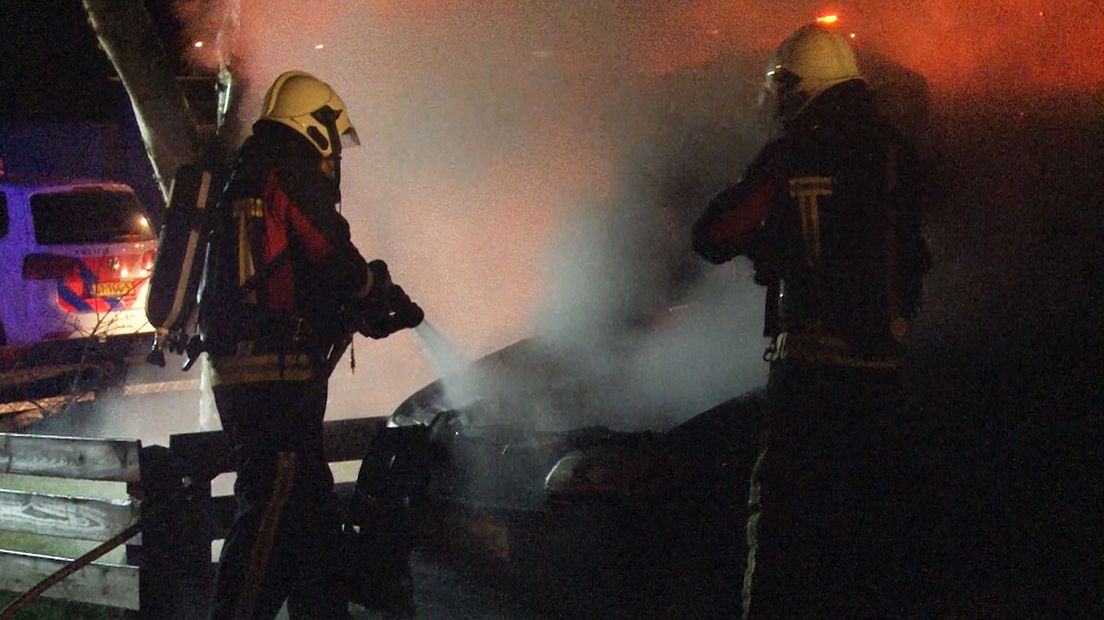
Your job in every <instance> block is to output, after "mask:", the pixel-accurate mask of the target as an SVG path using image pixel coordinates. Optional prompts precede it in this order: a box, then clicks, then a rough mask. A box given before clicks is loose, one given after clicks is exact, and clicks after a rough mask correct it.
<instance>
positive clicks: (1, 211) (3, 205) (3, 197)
mask: <svg viewBox="0 0 1104 620" xmlns="http://www.w3.org/2000/svg"><path fill="white" fill-rule="evenodd" d="M7 235H8V195H7V194H5V193H4V192H0V238H3V237H6V236H7Z"/></svg>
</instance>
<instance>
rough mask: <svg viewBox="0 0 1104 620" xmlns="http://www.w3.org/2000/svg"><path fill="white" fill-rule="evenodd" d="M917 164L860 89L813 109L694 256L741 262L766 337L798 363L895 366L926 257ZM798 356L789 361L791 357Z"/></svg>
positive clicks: (701, 235)
mask: <svg viewBox="0 0 1104 620" xmlns="http://www.w3.org/2000/svg"><path fill="white" fill-rule="evenodd" d="M919 191H920V178H919V171H918V163H917V159H916V156H915V154H914V152H913V150H912V149H911V147H910V146H909V145H908V144H906V143H905V141H904V140H903V138H902V137H901V136H900V135H899V134H898V133H897V132H896V131H895V130H893V129H892V128H891V127H890V126H889V125H887V124H886V123H885V122H884V121H883V120H882V119H881V117H880V116H879V115H878V113H877V111H876V110H875V106H874V102H873V99H872V97H871V95H870V93H869V91H868V89H867V87H866V85H865V84H864V83H863V82H861V81H854V82H848V83H844V84H841V85H838V86H835V87H833V88H831V89H829V90H827V91H825V92H824V93H822V94H821V95H820V96H819V97H817V98H816V99H815V100H813V101H812V102H811V103H810V104H809V107H808V108H807V109H806V110H805V111H804V112H803V113H802V114H801V115H799V116H798V117H797V118H795V119H794V120H792V121H791V122H789V123H788V124H787V126H786V127H785V131H784V135H783V137H782V138H781V139H779V140H777V141H775V142H772V143H770V144H768V145H767V146H766V147H764V148H763V150H762V151H761V152H760V153H759V155H758V157H757V158H756V159H755V160H754V161H753V162H752V163H751V165H750V166H749V167H748V169H747V171H746V173H745V175H744V176H743V178H742V179H741V180H740V181H739V183H737V184H736V185H735V186H733V187H731V188H729V189H727V190H725V191H724V192H722V193H721V194H719V195H718V196H717V197H716V198H714V199H713V201H711V203H710V205H709V207H708V209H707V210H706V212H705V214H704V215H703V216H702V217H701V218H700V219H699V220H698V221H697V222H696V223H695V225H694V229H693V241H694V248H695V250H696V251H697V252H698V253H699V254H700V255H701V256H703V257H704V258H706V259H708V260H710V261H712V262H714V263H722V262H725V261H728V260H731V259H732V258H734V257H736V256H740V255H745V256H748V257H749V258H750V259H751V260H752V261H753V263H754V265H755V269H756V276H755V277H756V281H757V282H758V283H760V284H763V285H766V286H767V287H768V298H767V308H766V325H765V329H764V332H765V335H767V336H770V337H772V338H775V339H776V342H775V344H776V345H780V346H779V347H778V349H779V350H777V351H774V350H772V353H777V354H784V353H785V350H784V348H785V347H784V345H785V340H786V339H787V337H789V341H790V344H791V347H790V349H791V352H795V353H797V352H798V347H796V346H793V345H796V344H797V342H798V341H799V340H800V341H801V342H802V343H803V344H802V346H801V348H803V349H804V350H805V352H806V353H807V354H808V356H807V357H808V359H806V361H820V362H827V363H840V364H845V365H864V363H866V362H869V361H871V360H885V361H886V362H887V364H888V365H892V363H893V362H892V360H893V359H894V358H895V357H896V355H897V353H898V351H899V348H900V345H901V342H902V340H903V339H904V337H905V335H906V333H907V326H908V323H907V321H908V319H910V318H911V317H912V316H913V315H914V314H915V313H916V311H917V309H918V306H919V303H920V294H921V278H922V276H923V274H924V272H925V271H926V270H927V269H928V267H929V264H930V259H929V255H928V250H927V247H926V245H925V243H924V240H923V237H922V236H921V230H920V206H919V198H918V195H919ZM795 357H796V355H795Z"/></svg>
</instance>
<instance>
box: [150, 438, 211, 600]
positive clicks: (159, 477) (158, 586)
mask: <svg viewBox="0 0 1104 620" xmlns="http://www.w3.org/2000/svg"><path fill="white" fill-rule="evenodd" d="M140 461H141V472H142V492H143V495H144V497H145V499H144V505H143V510H142V512H143V515H151V514H152V515H155V516H156V518H153V519H150V520H148V521H146V522H145V523H144V524H143V528H142V552H141V556H142V557H141V560H142V562H141V568H140V575H141V576H140V580H139V595H138V596H139V603H140V608H141V615H142V617H143V618H197V619H198V618H205V617H206V616H207V600H208V598H209V587H210V581H211V574H210V573H211V541H210V529H209V524H210V521H209V517H208V505H209V503H210V502H209V498H210V495H211V491H210V484H209V483H207V484H205V485H203V486H205V488H200V487H197V488H196V489H195V491H196V492H197V494H196V499H193V500H191V501H189V502H188V503H187V504H181V503H180V502H177V501H174V498H175V497H176V496H177V494H178V493H180V492H181V490H182V489H183V483H182V477H183V473H184V470H183V468H182V467H181V464H180V463H179V462H178V461H177V459H175V458H173V455H172V453H171V452H170V451H169V449H168V448H165V447H164V446H149V447H146V448H143V449H142V453H141V456H140ZM204 492H206V494H204Z"/></svg>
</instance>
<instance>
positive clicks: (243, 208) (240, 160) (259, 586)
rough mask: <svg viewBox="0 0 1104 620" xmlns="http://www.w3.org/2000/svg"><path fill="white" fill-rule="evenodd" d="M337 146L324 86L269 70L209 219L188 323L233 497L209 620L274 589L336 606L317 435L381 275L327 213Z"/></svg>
mask: <svg viewBox="0 0 1104 620" xmlns="http://www.w3.org/2000/svg"><path fill="white" fill-rule="evenodd" d="M343 142H345V143H346V144H356V133H355V131H354V129H353V126H352V125H351V124H350V121H349V116H348V113H347V111H346V109H345V105H344V103H343V102H342V100H341V98H340V97H339V96H338V95H337V93H336V92H334V91H333V89H332V88H330V86H328V85H327V84H325V83H324V82H322V81H320V80H318V79H317V78H315V77H314V76H311V75H309V74H307V73H303V72H298V71H291V72H287V73H284V74H282V75H280V76H279V77H278V78H277V79H276V81H275V83H274V84H273V85H272V87H271V88H270V89H269V91H268V93H267V95H266V96H265V98H264V103H263V111H262V114H261V117H260V119H259V120H258V121H257V122H256V123H255V124H254V125H253V134H252V136H250V137H249V138H247V139H246V141H245V143H244V144H243V145H242V147H241V149H240V151H239V153H238V157H237V161H236V163H235V164H234V166H233V168H232V170H231V172H230V178H229V180H228V182H227V184H226V187H225V189H224V191H223V195H222V199H221V200H220V201H219V203H218V206H217V207H216V209H215V210H214V212H213V213H212V215H211V216H212V217H213V218H215V220H214V222H213V223H212V226H211V237H210V242H209V246H208V257H207V264H206V271H205V273H204V280H203V284H202V286H201V290H200V296H201V297H200V302H199V316H198V322H199V328H200V334H201V336H202V338H203V342H204V347H205V349H206V351H207V353H208V356H209V360H210V364H209V372H210V382H211V386H212V390H213V392H214V396H215V402H216V404H217V407H218V411H219V417H220V418H221V420H222V424H223V427H224V428H225V429H226V431H227V432H228V434H229V436H230V439H231V442H232V447H233V450H234V452H235V454H234V457H235V458H236V461H237V482H236V483H235V487H234V492H235V495H236V497H237V500H238V513H237V515H236V518H235V520H234V523H233V526H232V527H231V530H230V532H229V534H228V535H227V538H226V543H225V546H224V547H223V550H222V556H221V559H220V562H219V569H218V574H217V577H216V583H215V591H214V600H213V602H212V609H211V614H212V617H215V618H231V617H233V618H255V617H257V618H272V617H274V616H275V615H276V613H277V611H278V610H279V608H280V606H281V605H282V603H283V601H284V600H285V599H287V601H288V607H289V610H290V612H291V615H292V617H302V618H344V617H347V614H348V610H347V597H346V595H345V592H344V591H343V586H342V578H341V571H340V569H341V561H340V521H339V515H338V511H337V507H336V503H335V499H334V497H333V493H332V491H333V477H332V475H331V473H330V470H329V466H328V464H327V461H326V457H325V453H324V450H323V445H322V428H323V425H322V420H323V417H324V415H325V408H326V397H327V386H326V382H327V379H328V376H329V371H330V370H332V368H333V365H334V363H335V361H336V359H335V358H337V357H339V356H340V355H341V353H342V352H343V351H344V348H345V344H347V343H348V339H347V338H348V334H349V333H350V319H349V317H350V316H355V317H363V316H365V315H366V314H367V313H366V312H365V310H364V309H365V308H366V307H367V305H368V304H369V300H372V299H374V298H375V295H374V293H375V292H376V291H378V289H380V288H381V287H382V286H385V285H390V282H389V281H387V282H381V281H380V280H381V279H386V278H387V277H388V276H387V275H386V269H382V270H381V269H379V268H378V266H379V265H382V262H380V261H373V263H372V265H373V266H376V268H375V269H373V268H372V267H370V266H369V264H368V263H367V262H366V261H365V260H364V258H362V257H361V255H360V253H359V252H358V251H357V248H356V247H355V246H354V245H353V243H352V241H351V239H350V233H349V225H348V222H347V221H346V220H345V218H344V217H342V215H341V214H340V212H339V211H338V209H337V207H338V205H339V202H340V195H339V184H340V157H341V148H342V143H343ZM373 272H375V275H374V274H373ZM407 301H409V299H408V298H407ZM418 318H419V320H420V315H419V317H418ZM405 326H412V325H405ZM356 327H361V328H362V330H363V331H365V333H369V332H370V331H371V330H364V326H363V324H356V323H355V321H354V325H353V328H354V329H355V328H356ZM387 333H389V332H387ZM369 335H373V336H375V337H381V336H385V335H386V333H382V332H380V333H370V334H369Z"/></svg>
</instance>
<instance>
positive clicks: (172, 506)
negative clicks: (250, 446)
mask: <svg viewBox="0 0 1104 620" xmlns="http://www.w3.org/2000/svg"><path fill="white" fill-rule="evenodd" d="M373 262H377V261H373ZM378 262H380V263H382V261H378ZM384 269H385V270H386V267H384ZM384 273H386V271H385V272H384ZM387 285H388V286H386V287H383V288H384V292H385V293H386V294H387V295H388V296H389V297H388V298H385V302H391V301H395V300H396V298H398V299H401V300H402V302H403V303H402V304H400V305H399V306H397V307H395V306H392V304H391V303H385V307H384V309H383V310H382V311H380V310H375V311H374V313H366V314H367V315H368V316H367V318H366V319H364V321H363V322H361V321H357V326H356V327H355V329H356V330H357V331H360V332H361V333H363V334H364V335H366V336H369V337H372V338H382V337H385V335H389V333H393V332H394V331H398V330H400V329H404V328H412V327H416V326H417V325H418V324H419V323H421V321H422V318H423V317H424V314H423V313H422V309H421V308H420V307H418V305H417V304H415V303H414V302H412V301H410V298H409V297H406V295H405V293H403V292H402V289H400V288H399V287H398V286H396V285H394V284H392V283H391V282H390V276H389V274H388V278H387ZM381 320H382V321H383V322H384V323H386V325H381V323H380V321H381ZM386 330H391V331H389V332H387V333H385V331H386ZM351 343H352V334H351V333H350V334H349V335H347V336H346V337H345V338H343V339H342V340H341V341H340V342H338V343H336V344H334V345H333V346H332V347H331V348H330V351H329V352H328V355H327V356H326V361H325V364H324V365H323V368H322V372H321V373H320V374H319V377H318V378H316V379H315V380H314V381H313V382H312V383H311V385H310V387H308V388H307V389H306V390H304V392H303V394H302V395H301V396H300V397H299V399H298V400H297V401H296V402H295V403H294V404H293V405H292V410H297V409H299V408H301V407H304V406H306V404H307V403H308V402H311V400H313V398H314V396H315V395H316V394H317V393H318V392H319V391H320V390H321V389H323V388H324V387H325V386H326V385H327V384H328V382H329V379H330V375H332V374H333V371H334V369H336V368H337V363H338V361H340V359H341V357H342V355H344V353H345V350H346V349H347V348H348V347H349V345H350V344H351ZM234 456H235V453H233V452H231V453H229V454H228V455H227V457H226V460H224V461H222V462H220V463H217V464H215V467H212V468H211V469H210V470H209V471H207V472H203V473H199V474H196V475H192V476H185V477H183V478H182V480H183V481H184V486H183V487H182V488H180V489H179V490H177V491H176V492H175V493H172V494H171V495H168V496H167V497H166V498H165V499H164V500H163V503H160V504H159V509H158V510H156V511H153V512H149V513H147V514H144V515H142V516H141V517H138V518H137V519H135V520H134V521H133V522H132V523H131V524H130V525H128V526H127V527H126V528H124V529H123V530H122V531H121V532H119V533H118V534H116V535H114V536H112V537H111V538H109V539H107V540H105V541H104V542H102V543H100V544H99V545H97V546H96V548H94V549H92V550H91V551H89V552H87V553H85V554H84V555H82V556H80V557H78V558H76V559H74V560H72V561H71V562H69V563H68V564H66V565H65V566H63V567H61V568H60V569H58V570H57V571H55V572H54V573H52V574H50V575H49V576H47V577H46V578H44V579H42V580H41V581H39V582H38V583H36V584H35V585H34V586H32V587H31V588H30V589H29V590H27V591H26V592H24V593H23V594H21V595H20V596H19V597H18V598H16V599H15V600H14V601H12V602H10V603H8V604H7V605H6V606H4V608H3V609H0V620H10V619H11V618H14V617H15V614H17V613H19V612H20V611H21V610H22V609H23V608H24V607H26V606H27V605H29V604H30V603H31V602H32V601H34V600H35V599H36V598H38V597H39V596H41V595H42V594H43V593H45V592H46V591H47V590H49V589H50V588H52V587H53V586H55V585H57V584H58V583H61V582H62V581H63V580H64V579H65V578H66V577H68V576H70V575H72V574H73V573H75V572H77V571H79V570H80V569H82V568H84V567H86V566H88V565H89V564H91V563H93V562H95V561H96V560H98V559H99V558H101V557H103V556H104V555H106V554H107V553H108V552H110V551H111V550H113V549H115V548H116V547H118V546H120V545H122V544H124V543H125V542H126V541H128V540H130V539H131V538H133V537H134V536H135V535H137V534H138V533H139V532H141V531H142V527H143V526H144V525H145V524H146V523H148V522H150V521H155V520H157V519H159V518H162V517H164V516H166V515H169V514H172V513H173V512H175V511H176V510H178V509H179V508H181V507H182V506H184V505H185V504H186V503H187V502H188V501H190V500H192V499H194V497H195V496H196V493H197V492H198V490H199V489H204V490H205V489H206V486H205V485H206V483H208V482H210V481H211V480H213V479H214V478H215V476H217V475H219V474H220V473H221V472H222V471H224V469H225V468H224V467H223V465H225V464H226V463H228V462H232V461H231V459H233V458H234ZM197 483H199V484H197Z"/></svg>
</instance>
